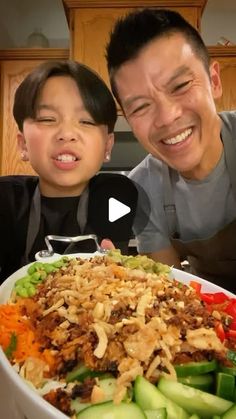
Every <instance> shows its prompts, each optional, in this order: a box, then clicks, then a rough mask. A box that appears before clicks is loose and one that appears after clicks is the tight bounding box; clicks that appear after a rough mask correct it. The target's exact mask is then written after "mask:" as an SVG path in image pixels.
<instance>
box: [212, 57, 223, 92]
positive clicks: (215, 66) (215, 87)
mask: <svg viewBox="0 0 236 419" xmlns="http://www.w3.org/2000/svg"><path fill="white" fill-rule="evenodd" d="M210 80H211V91H212V96H213V98H214V99H219V98H220V97H221V96H222V84H221V79H220V65H219V63H218V61H213V62H212V63H211V64H210Z"/></svg>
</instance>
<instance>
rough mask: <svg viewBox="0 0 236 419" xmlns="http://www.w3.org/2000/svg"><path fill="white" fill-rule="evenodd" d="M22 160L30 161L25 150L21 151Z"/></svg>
mask: <svg viewBox="0 0 236 419" xmlns="http://www.w3.org/2000/svg"><path fill="white" fill-rule="evenodd" d="M21 160H22V161H28V160H29V159H28V157H27V155H26V152H25V151H22V152H21Z"/></svg>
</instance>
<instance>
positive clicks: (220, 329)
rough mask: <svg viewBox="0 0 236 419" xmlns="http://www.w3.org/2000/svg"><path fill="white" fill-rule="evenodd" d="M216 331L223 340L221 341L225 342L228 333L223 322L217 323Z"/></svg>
mask: <svg viewBox="0 0 236 419" xmlns="http://www.w3.org/2000/svg"><path fill="white" fill-rule="evenodd" d="M215 331H216V334H217V336H218V338H219V339H220V340H221V342H224V340H225V337H226V334H225V331H224V328H223V325H222V323H217V325H216V326H215Z"/></svg>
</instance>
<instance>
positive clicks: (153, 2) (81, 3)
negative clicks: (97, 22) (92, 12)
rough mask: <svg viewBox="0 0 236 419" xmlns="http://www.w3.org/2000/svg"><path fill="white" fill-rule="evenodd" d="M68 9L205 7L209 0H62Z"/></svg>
mask: <svg viewBox="0 0 236 419" xmlns="http://www.w3.org/2000/svg"><path fill="white" fill-rule="evenodd" d="M62 1H63V3H64V6H65V8H67V9H74V8H76V9H81V8H87V9H88V8H90V7H96V8H99V7H101V8H102V7H109V8H112V7H121V8H122V7H133V8H134V7H148V6H152V7H156V8H158V7H159V6H160V7H166V8H168V7H171V6H172V7H199V8H201V9H202V10H203V9H204V7H205V5H206V3H207V0H109V1H105V0H103V1H101V0H62Z"/></svg>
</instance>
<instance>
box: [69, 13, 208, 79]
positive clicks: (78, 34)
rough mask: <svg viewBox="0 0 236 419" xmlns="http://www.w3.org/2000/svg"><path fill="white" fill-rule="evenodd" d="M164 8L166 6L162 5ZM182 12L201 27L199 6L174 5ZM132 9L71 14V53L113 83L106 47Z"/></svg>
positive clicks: (191, 21) (195, 24)
mask: <svg viewBox="0 0 236 419" xmlns="http://www.w3.org/2000/svg"><path fill="white" fill-rule="evenodd" d="M162 8H163V6H162ZM170 8H171V9H173V10H175V11H179V12H180V13H181V14H182V15H183V16H184V17H185V18H186V19H187V20H188V21H189V22H190V23H192V24H193V25H194V26H196V27H198V26H199V20H200V19H199V13H200V12H199V10H198V8H197V7H170ZM131 10H133V9H132V8H78V9H72V14H71V25H70V26H71V56H72V58H74V59H75V60H78V61H81V62H83V63H85V64H87V65H88V66H90V67H91V68H93V69H94V70H95V71H97V73H98V74H100V76H101V77H102V78H103V80H105V82H106V83H107V85H108V86H109V77H108V73H107V68H106V60H105V47H106V44H107V42H108V40H109V34H110V31H111V29H112V27H113V26H114V24H115V22H116V20H117V19H118V18H119V17H121V16H123V15H125V14H127V13H128V12H130V11H131Z"/></svg>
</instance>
